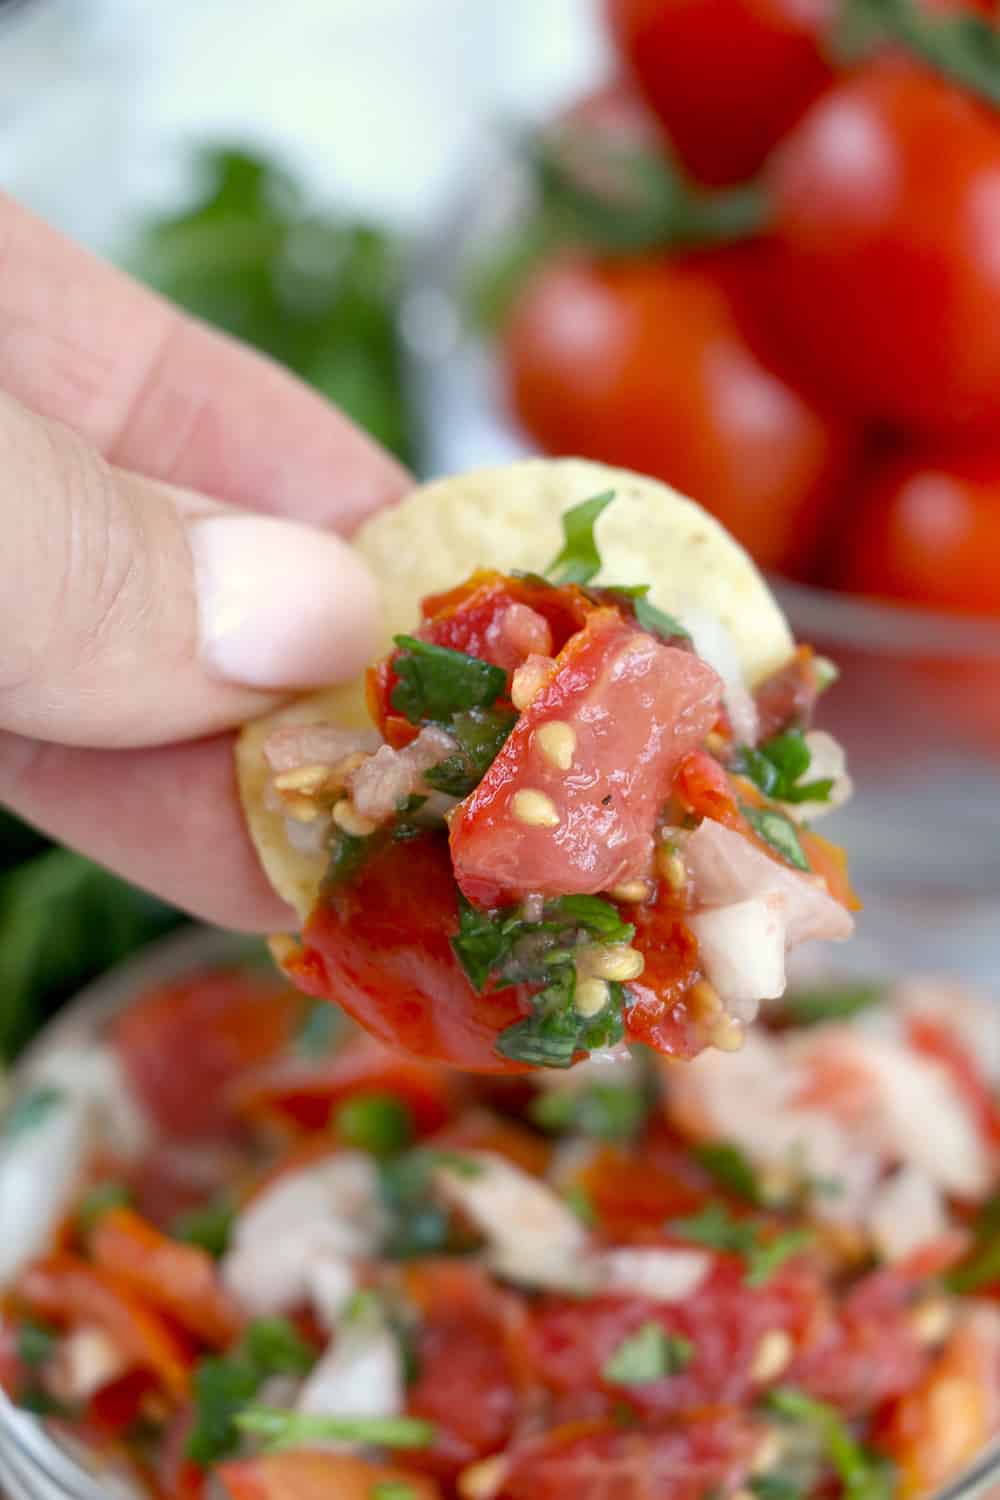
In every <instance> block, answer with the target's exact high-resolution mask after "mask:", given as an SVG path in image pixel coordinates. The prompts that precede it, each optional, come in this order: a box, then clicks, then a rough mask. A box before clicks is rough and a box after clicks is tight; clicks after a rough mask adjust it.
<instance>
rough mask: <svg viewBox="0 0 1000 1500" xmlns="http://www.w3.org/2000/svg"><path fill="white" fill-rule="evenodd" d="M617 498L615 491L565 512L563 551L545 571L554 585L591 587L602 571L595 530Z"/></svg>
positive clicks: (597, 496)
mask: <svg viewBox="0 0 1000 1500" xmlns="http://www.w3.org/2000/svg"><path fill="white" fill-rule="evenodd" d="M614 498H615V492H614V490H605V491H604V493H603V494H601V495H594V496H592V497H591V499H589V500H581V502H580V504H579V505H574V506H572V507H571V508H570V509H569V510H567V511H564V512H563V518H562V528H563V545H562V550H561V551H560V552H559V554H558V556H557V557H555V558H553V560H552V562H551V563H550V564H549V566H548V567H547V568H546V570H545V571H546V573H548V574H549V575H550V576H551V577H552V581H553V582H554V583H557V584H564V583H589V582H590V580H591V579H592V578H596V576H597V574H598V573H599V572H600V571H601V554H600V553H599V552H598V550H597V543H596V541H595V539H594V527H595V525H596V524H597V518H598V517H599V516H600V515H601V514H602V513H603V512H604V511H605V510H607V508H608V506H609V505H610V504H611V502H612V500H613V499H614Z"/></svg>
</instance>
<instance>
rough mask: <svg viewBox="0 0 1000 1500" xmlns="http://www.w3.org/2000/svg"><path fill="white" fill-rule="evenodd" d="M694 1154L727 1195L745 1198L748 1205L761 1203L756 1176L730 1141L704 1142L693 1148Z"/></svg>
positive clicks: (745, 1159) (745, 1157)
mask: <svg viewBox="0 0 1000 1500" xmlns="http://www.w3.org/2000/svg"><path fill="white" fill-rule="evenodd" d="M694 1154H695V1156H696V1157H697V1159H698V1161H699V1162H700V1163H701V1165H702V1166H703V1167H704V1168H705V1171H706V1172H708V1173H710V1175H711V1176H712V1177H714V1179H715V1181H716V1182H717V1183H718V1184H719V1186H720V1187H722V1188H725V1190H726V1192H727V1193H732V1194H734V1196H735V1197H737V1198H745V1199H746V1201H747V1202H748V1203H759V1202H760V1201H761V1192H760V1184H759V1183H758V1181H757V1174H756V1172H755V1171H754V1169H753V1167H752V1166H751V1164H750V1161H749V1159H748V1158H747V1156H746V1154H745V1153H744V1152H743V1151H741V1150H740V1148H739V1146H734V1145H733V1143H732V1141H705V1142H704V1144H703V1145H700V1146H696V1147H695V1149H694Z"/></svg>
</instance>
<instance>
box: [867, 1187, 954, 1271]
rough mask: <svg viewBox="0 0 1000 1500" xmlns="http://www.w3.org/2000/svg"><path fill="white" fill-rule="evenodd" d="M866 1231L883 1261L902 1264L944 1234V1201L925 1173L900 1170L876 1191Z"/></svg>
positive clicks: (945, 1220)
mask: <svg viewBox="0 0 1000 1500" xmlns="http://www.w3.org/2000/svg"><path fill="white" fill-rule="evenodd" d="M867 1227H868V1231H869V1233H870V1234H871V1236H872V1238H873V1239H874V1241H875V1244H876V1245H877V1246H878V1249H879V1252H880V1253H881V1254H882V1255H883V1256H884V1257H885V1259H886V1260H888V1261H899V1260H905V1259H906V1257H907V1256H908V1255H912V1254H913V1252H914V1251H916V1250H919V1249H920V1248H921V1247H922V1246H923V1245H927V1244H930V1242H931V1241H932V1240H936V1239H939V1238H940V1237H941V1235H943V1234H945V1233H946V1232H947V1230H948V1215H947V1213H946V1212H945V1205H944V1199H943V1197H942V1195H941V1192H940V1190H939V1189H938V1188H937V1187H935V1185H934V1183H933V1182H932V1181H931V1179H930V1178H929V1177H928V1176H927V1174H926V1172H921V1171H920V1169H919V1168H918V1167H912V1166H904V1167H900V1168H899V1169H898V1171H896V1172H893V1174H892V1176H891V1177H887V1178H886V1179H885V1181H884V1182H880V1183H879V1185H878V1187H877V1188H876V1189H875V1192H874V1193H873V1195H872V1201H871V1206H870V1208H869V1209H868V1213H867Z"/></svg>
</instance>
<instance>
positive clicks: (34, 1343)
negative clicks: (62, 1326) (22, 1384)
mask: <svg viewBox="0 0 1000 1500" xmlns="http://www.w3.org/2000/svg"><path fill="white" fill-rule="evenodd" d="M58 1342H59V1335H58V1334H57V1333H56V1331H55V1329H54V1328H49V1327H48V1326H47V1325H46V1324H45V1323H36V1322H35V1321H34V1319H32V1318H26V1319H25V1320H24V1322H23V1323H21V1324H19V1326H18V1330H17V1357H18V1359H19V1360H20V1362H21V1364H22V1365H26V1366H27V1367H28V1369H29V1370H37V1369H38V1368H39V1367H40V1366H41V1365H44V1364H45V1362H46V1360H48V1359H50V1358H51V1357H52V1355H53V1354H54V1353H55V1349H56V1345H57V1343H58Z"/></svg>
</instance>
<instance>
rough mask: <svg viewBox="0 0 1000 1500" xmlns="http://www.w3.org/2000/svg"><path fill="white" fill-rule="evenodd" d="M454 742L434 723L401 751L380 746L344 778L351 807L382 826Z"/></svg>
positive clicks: (417, 788) (419, 784) (449, 749)
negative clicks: (352, 804)
mask: <svg viewBox="0 0 1000 1500" xmlns="http://www.w3.org/2000/svg"><path fill="white" fill-rule="evenodd" d="M455 748H456V747H455V741H454V740H453V739H452V737H451V735H450V734H447V733H446V732H445V731H444V730H443V729H439V728H438V727H437V725H435V724H428V725H427V726H426V728H424V729H421V731H420V733H419V734H418V735H417V737H416V739H414V740H412V741H411V742H410V744H409V745H407V746H406V747H405V748H404V749H402V750H394V749H393V748H392V746H391V745H383V746H382V747H381V748H380V749H379V750H376V752H375V754H374V755H372V756H369V758H368V759H367V760H366V761H365V762H364V764H363V765H361V766H359V767H358V769H357V770H356V771H353V772H352V773H351V775H350V776H349V777H348V778H347V785H348V789H349V790H350V793H351V799H352V801H353V802H354V806H355V807H356V808H357V810H358V812H359V813H360V814H361V816H362V817H363V818H371V820H372V822H373V823H384V822H385V820H386V819H387V818H391V817H392V815H393V813H394V812H395V811H396V808H397V807H398V806H399V804H400V802H405V800H406V798H407V797H410V796H412V795H413V794H414V792H418V791H421V790H422V789H423V786H424V780H423V775H424V772H425V771H429V770H430V768H431V766H436V765H438V763H439V762H440V761H442V760H445V759H447V757H448V756H449V755H453V754H454V753H455Z"/></svg>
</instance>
